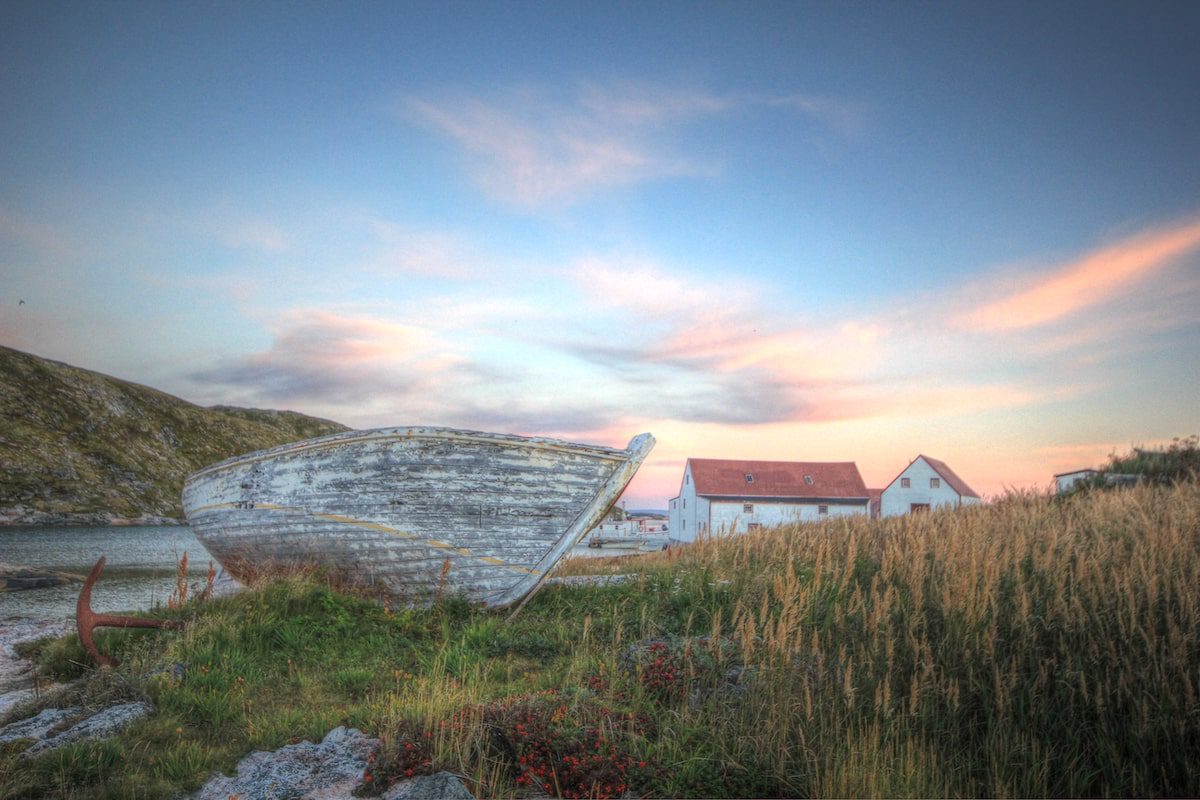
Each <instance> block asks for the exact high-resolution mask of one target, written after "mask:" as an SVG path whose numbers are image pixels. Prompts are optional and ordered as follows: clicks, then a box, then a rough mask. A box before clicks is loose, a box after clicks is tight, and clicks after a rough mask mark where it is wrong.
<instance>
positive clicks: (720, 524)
mask: <svg viewBox="0 0 1200 800" xmlns="http://www.w3.org/2000/svg"><path fill="white" fill-rule="evenodd" d="M747 505H748V506H750V509H751V510H750V511H746V506H747ZM821 506H825V508H826V513H824V514H822V513H820V512H821ZM868 509H869V506H868V504H867V502H866V501H864V502H862V503H858V504H855V505H849V504H840V503H817V502H814V503H807V502H805V503H788V502H782V501H779V500H768V501H761V500H750V499H744V500H718V499H716V498H713V500H712V505H711V507H710V511H709V520H710V522H711V524H712V532H713V533H745V532H746V531H747V530H748V529H749V526H750V525H751V524H758V525H761V526H762V527H764V528H770V527H773V526H775V525H785V524H787V523H789V522H819V521H820V520H823V519H829V518H830V517H845V516H852V515H854V514H861V515H863V516H866V515H867V513H868Z"/></svg>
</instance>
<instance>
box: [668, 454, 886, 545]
mask: <svg viewBox="0 0 1200 800" xmlns="http://www.w3.org/2000/svg"><path fill="white" fill-rule="evenodd" d="M869 513H870V495H869V494H868V493H867V487H866V484H864V483H863V479H862V475H860V474H859V472H858V467H857V465H855V464H854V462H853V461H844V462H804V461H734V460H726V459H716V458H689V459H688V461H687V464H685V465H684V468H683V480H682V482H681V483H680V486H679V496H678V497H675V498H673V499H672V500H671V501H670V504H669V508H668V514H669V523H668V528H669V531H670V534H671V538H672V539H677V540H680V541H693V540H695V539H696V537H697V536H703V535H706V534H710V533H711V534H719V533H744V532H746V531H748V530H754V529H756V528H762V527H769V526H772V525H781V524H783V523H787V522H799V521H815V520H822V519H828V518H829V517H837V516H845V515H850V514H864V515H865V514H869Z"/></svg>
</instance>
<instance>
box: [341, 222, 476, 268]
mask: <svg viewBox="0 0 1200 800" xmlns="http://www.w3.org/2000/svg"><path fill="white" fill-rule="evenodd" d="M369 225H370V228H371V230H372V231H373V232H374V234H375V236H376V237H377V238H378V241H379V244H380V247H379V248H378V250H377V252H376V253H375V254H373V255H372V256H371V257H370V258H369V260H368V262H367V263H366V264H365V266H364V268H365V269H367V270H369V271H371V272H373V273H375V274H377V275H381V276H395V275H398V274H407V275H421V276H424V277H429V278H448V279H453V280H462V279H465V278H473V277H479V276H480V275H481V273H483V272H485V271H486V269H485V267H484V264H485V263H486V260H485V259H484V258H482V257H481V256H480V255H479V254H478V253H476V252H475V251H474V250H473V248H472V247H470V246H469V245H468V244H466V243H465V242H464V241H463V239H462V238H461V237H456V236H453V235H451V234H449V233H446V232H443V231H428V230H418V229H415V228H412V227H410V226H406V225H400V224H398V223H395V222H389V221H387V220H381V219H372V220H370V222H369Z"/></svg>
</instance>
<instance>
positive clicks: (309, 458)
mask: <svg viewBox="0 0 1200 800" xmlns="http://www.w3.org/2000/svg"><path fill="white" fill-rule="evenodd" d="M653 446H654V437H653V436H651V435H650V434H648V433H644V434H641V435H640V436H636V437H634V438H633V439H632V440H631V441H630V443H629V446H628V447H626V448H625V449H624V450H616V449H613V448H608V447H598V446H592V445H583V444H575V443H572V442H564V441H560V440H556V439H541V438H531V437H522V436H510V435H505V434H495V433H481V432H477V431H462V430H455V429H451V428H425V427H422V428H384V429H379V430H372V431H351V432H349V433H339V434H334V435H332V436H324V437H321V438H319V439H309V440H306V441H303V442H296V443H293V444H288V445H283V446H282V447H276V448H273V449H270V450H263V451H260V452H257V453H250V454H248V455H244V456H238V457H236V458H232V459H228V460H226V461H222V462H221V463H219V464H214V465H212V466H210V467H206V468H204V469H202V470H200V471H199V472H197V473H195V474H194V475H192V476H191V477H189V478H188V480H187V483H186V484H185V485H184V488H183V507H184V511H185V512H186V513H187V518H188V523H189V524H190V525H191V527H192V530H193V531H194V532H195V534H196V536H197V538H199V539H200V541H201V542H202V543H203V544H204V546H205V547H206V548H208V550H209V552H210V553H212V554H213V556H214V557H215V558H217V559H218V560H219V561H220V562H221V564H222V565H223V566H225V568H226V569H228V570H229V571H230V572H232V573H233V574H234V575H235V576H244V575H245V574H246V573H247V572H248V571H251V570H257V569H262V568H266V567H270V566H275V565H296V564H315V565H320V566H326V567H331V568H333V569H335V570H337V571H339V572H340V573H341V574H343V575H345V576H347V577H350V578H352V579H354V580H356V581H358V582H360V583H363V584H365V585H370V586H375V587H381V588H383V589H385V590H386V591H388V592H389V593H391V594H393V595H395V596H397V597H400V598H412V599H419V598H421V597H423V596H428V594H429V593H430V592H431V591H433V590H434V589H435V587H437V586H438V585H439V582H441V581H442V572H443V566H444V565H445V564H446V563H447V562H449V566H450V569H449V572H448V573H446V575H445V585H446V589H447V591H462V592H464V593H466V595H467V596H468V597H469V598H470V599H472V600H474V601H478V602H482V603H484V604H486V605H488V606H493V607H497V608H503V607H506V606H510V605H512V604H513V603H516V602H517V601H519V600H521V599H522V598H523V597H525V596H526V595H528V594H529V593H530V592H531V591H533V590H534V589H535V588H536V587H537V586H538V585H539V584H540V583H541V582H542V580H544V578H545V576H546V574H547V573H548V572H549V571H550V570H551V569H552V568H553V567H554V565H555V564H556V563H557V562H558V561H559V559H560V558H562V556H563V555H564V554H565V553H566V552H567V551H568V550H570V549H571V547H572V546H573V545H575V543H576V542H578V541H579V540H580V539H582V538H583V537H584V536H585V535H586V534H587V532H588V531H589V530H591V529H592V528H593V527H594V526H595V525H596V524H597V523H598V522H599V521H600V520H601V519H602V518H603V516H604V514H605V512H607V510H608V509H609V507H610V506H611V505H612V504H613V503H614V502H616V500H617V498H618V497H620V495H621V492H622V491H623V490H624V488H625V486H626V485H627V484H628V483H629V480H630V479H631V478H632V477H633V475H634V473H635V472H637V469H638V467H639V466H640V465H641V463H642V460H643V459H644V458H645V457H646V454H647V453H649V452H650V449H651V448H652V447H653Z"/></svg>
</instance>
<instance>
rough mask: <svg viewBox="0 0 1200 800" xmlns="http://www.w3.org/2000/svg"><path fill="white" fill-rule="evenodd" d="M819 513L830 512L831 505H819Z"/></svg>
mask: <svg viewBox="0 0 1200 800" xmlns="http://www.w3.org/2000/svg"><path fill="white" fill-rule="evenodd" d="M817 513H818V514H828V513H829V506H817Z"/></svg>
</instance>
